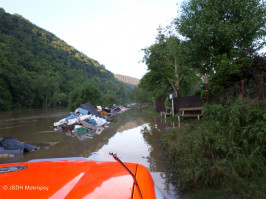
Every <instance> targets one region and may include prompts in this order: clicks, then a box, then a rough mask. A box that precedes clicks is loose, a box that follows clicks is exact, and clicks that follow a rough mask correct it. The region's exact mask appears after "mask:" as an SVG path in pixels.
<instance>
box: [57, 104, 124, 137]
mask: <svg viewBox="0 0 266 200" xmlns="http://www.w3.org/2000/svg"><path fill="white" fill-rule="evenodd" d="M126 110H128V108H125V107H123V106H119V105H116V104H114V105H113V107H112V108H108V107H102V106H97V108H94V107H93V106H92V105H91V104H89V103H86V104H82V105H81V106H80V107H79V108H77V109H76V110H75V112H71V113H70V115H69V116H67V117H66V118H63V119H61V120H59V121H58V122H55V123H54V126H55V127H56V128H55V131H67V135H69V136H73V137H74V136H77V137H78V138H79V139H80V140H84V139H88V138H92V137H93V136H94V135H96V134H97V135H99V134H101V133H102V131H103V130H104V129H105V128H107V127H108V124H109V123H110V122H111V117H112V116H114V115H116V114H119V113H122V112H125V111H126Z"/></svg>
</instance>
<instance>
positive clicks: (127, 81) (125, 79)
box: [114, 74, 139, 88]
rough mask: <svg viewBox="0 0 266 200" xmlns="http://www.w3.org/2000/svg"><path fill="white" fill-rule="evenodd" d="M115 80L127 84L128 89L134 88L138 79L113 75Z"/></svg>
mask: <svg viewBox="0 0 266 200" xmlns="http://www.w3.org/2000/svg"><path fill="white" fill-rule="evenodd" d="M114 76H115V78H116V79H117V80H119V81H122V82H123V83H125V84H127V85H128V87H130V88H134V87H136V86H137V85H138V84H139V79H137V78H134V77H131V76H125V75H121V74H115V75H114Z"/></svg>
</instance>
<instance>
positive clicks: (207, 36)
mask: <svg viewBox="0 0 266 200" xmlns="http://www.w3.org/2000/svg"><path fill="white" fill-rule="evenodd" d="M175 22H176V26H177V30H178V31H179V33H180V34H181V35H182V36H184V37H185V38H186V42H185V44H186V45H187V48H189V49H190V58H191V59H190V61H191V63H193V64H194V65H195V66H196V67H197V68H200V69H201V70H202V71H204V72H210V71H211V70H217V67H219V66H220V67H221V65H219V64H218V63H219V62H220V61H221V60H223V59H225V58H226V59H227V62H230V61H232V60H235V59H237V58H238V57H239V55H240V54H243V50H244V49H245V48H250V47H254V48H259V47H261V46H263V45H264V44H265V43H264V42H265V31H266V29H265V23H266V9H265V1H261V0H215V1H213V0H189V1H186V2H184V3H183V5H182V9H181V13H180V17H179V18H177V19H176V21H175ZM261 41H263V42H261ZM224 56H225V57H224ZM222 66H223V65H222Z"/></svg>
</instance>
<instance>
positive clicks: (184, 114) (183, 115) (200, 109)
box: [177, 107, 203, 122]
mask: <svg viewBox="0 0 266 200" xmlns="http://www.w3.org/2000/svg"><path fill="white" fill-rule="evenodd" d="M179 111H181V114H180V115H178V116H177V117H178V121H179V122H180V117H182V118H184V117H197V118H198V119H200V117H201V116H202V115H203V114H202V107H188V108H179ZM186 111H189V112H190V113H188V112H186ZM191 111H200V113H191ZM185 112H186V113H185Z"/></svg>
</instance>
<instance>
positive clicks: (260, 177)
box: [163, 102, 266, 198]
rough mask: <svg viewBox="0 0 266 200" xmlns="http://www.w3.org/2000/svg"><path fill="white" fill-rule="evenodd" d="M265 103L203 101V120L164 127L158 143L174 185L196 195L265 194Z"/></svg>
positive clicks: (246, 196) (203, 196)
mask: <svg viewBox="0 0 266 200" xmlns="http://www.w3.org/2000/svg"><path fill="white" fill-rule="evenodd" d="M265 133H266V107H265V104H261V105H257V104H254V103H251V102H245V103H241V102H235V103H234V104H232V105H230V106H228V107H223V106H221V105H212V106H208V108H205V110H204V118H203V120H200V121H198V120H195V121H193V123H192V124H190V126H181V127H180V128H178V129H175V130H172V131H168V132H167V133H166V134H165V135H164V137H163V144H164V147H165V149H166V151H167V152H168V155H169V158H170V159H171V160H172V162H173V163H174V165H175V166H176V176H177V179H178V180H179V181H178V188H179V190H180V191H181V192H182V193H186V192H188V193H191V192H193V193H194V195H195V198H266V192H265V188H266V182H265V179H266V178H265V177H266V176H265V175H266V174H265V173H266V165H265V164H266V159H265V157H266V148H265V147H266V143H265V141H266V135H265Z"/></svg>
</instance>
